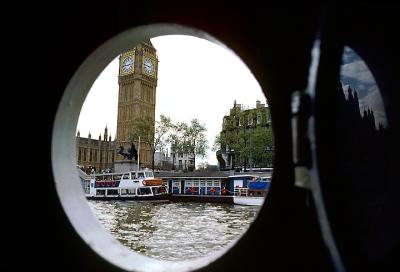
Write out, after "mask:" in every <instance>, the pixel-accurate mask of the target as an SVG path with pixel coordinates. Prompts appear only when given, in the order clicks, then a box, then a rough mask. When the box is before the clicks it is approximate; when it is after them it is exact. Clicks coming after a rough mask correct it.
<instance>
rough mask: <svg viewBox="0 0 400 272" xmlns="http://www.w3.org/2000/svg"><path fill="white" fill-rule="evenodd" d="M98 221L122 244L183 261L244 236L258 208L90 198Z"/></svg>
mask: <svg viewBox="0 0 400 272" xmlns="http://www.w3.org/2000/svg"><path fill="white" fill-rule="evenodd" d="M89 205H90V207H91V209H92V211H93V212H94V214H95V215H96V216H97V218H98V219H99V221H100V222H101V223H102V224H103V225H104V226H105V228H106V229H107V230H108V231H110V232H111V233H112V234H113V235H114V236H115V237H116V238H117V239H118V240H119V241H120V242H121V243H122V244H124V245H126V246H128V247H129V248H131V249H132V250H134V251H137V252H140V253H142V254H144V255H147V256H150V257H154V258H157V259H163V260H186V259H192V258H197V257H202V256H205V255H207V254H209V253H211V252H213V251H216V250H218V249H221V248H222V247H224V246H226V245H228V244H229V243H230V242H232V241H233V240H235V239H237V238H238V237H239V236H240V235H241V234H243V233H244V232H245V231H246V229H247V228H248V226H249V225H250V223H251V222H252V221H253V220H254V219H255V216H256V215H257V212H258V210H259V207H257V206H239V205H232V204H212V203H150V202H134V201H94V200H90V201H89Z"/></svg>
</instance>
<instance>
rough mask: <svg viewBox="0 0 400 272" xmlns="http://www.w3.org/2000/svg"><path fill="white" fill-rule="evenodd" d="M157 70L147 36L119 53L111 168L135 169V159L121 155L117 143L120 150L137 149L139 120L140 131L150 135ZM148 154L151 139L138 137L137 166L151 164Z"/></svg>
mask: <svg viewBox="0 0 400 272" xmlns="http://www.w3.org/2000/svg"><path fill="white" fill-rule="evenodd" d="M157 71H158V58H157V54H156V50H155V48H154V47H153V45H152V43H151V42H150V40H149V41H146V42H142V43H140V44H139V45H137V46H136V47H135V48H132V49H131V50H128V51H127V52H124V53H122V54H121V55H120V57H119V76H118V84H119V95H118V119H117V137H116V151H115V162H114V171H115V172H123V171H130V170H136V167H137V165H136V162H135V163H133V162H132V161H129V160H126V159H124V156H123V155H121V154H119V151H120V148H119V147H120V146H123V147H124V149H123V150H124V152H127V151H128V149H129V148H130V147H131V145H134V146H135V148H136V149H138V135H140V134H143V124H146V126H145V129H146V130H147V131H146V132H145V133H144V134H146V135H151V136H153V135H154V125H155V106H156V87H157ZM139 124H141V125H139ZM139 126H141V128H140V129H139ZM148 138H150V137H148ZM152 155H153V154H152V152H151V143H150V142H149V140H148V139H146V137H141V140H140V154H139V160H140V166H141V167H151V165H152V161H153V158H152Z"/></svg>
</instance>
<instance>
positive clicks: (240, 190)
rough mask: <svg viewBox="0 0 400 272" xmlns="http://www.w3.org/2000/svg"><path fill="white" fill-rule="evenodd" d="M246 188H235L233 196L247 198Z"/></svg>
mask: <svg viewBox="0 0 400 272" xmlns="http://www.w3.org/2000/svg"><path fill="white" fill-rule="evenodd" d="M248 191H249V189H248V188H245V187H235V190H234V195H235V196H247V195H248Z"/></svg>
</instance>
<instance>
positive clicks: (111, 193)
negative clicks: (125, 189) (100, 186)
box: [107, 189, 118, 195]
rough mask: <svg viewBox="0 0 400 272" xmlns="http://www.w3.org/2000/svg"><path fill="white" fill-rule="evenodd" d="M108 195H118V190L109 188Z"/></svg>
mask: <svg viewBox="0 0 400 272" xmlns="http://www.w3.org/2000/svg"><path fill="white" fill-rule="evenodd" d="M107 195H118V190H116V189H109V190H107Z"/></svg>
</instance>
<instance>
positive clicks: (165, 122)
mask: <svg viewBox="0 0 400 272" xmlns="http://www.w3.org/2000/svg"><path fill="white" fill-rule="evenodd" d="M134 122H135V131H134V132H133V133H132V135H131V138H130V139H131V141H133V140H137V139H138V138H139V136H140V140H141V142H146V143H148V144H149V145H150V149H151V154H152V169H153V170H154V154H155V152H156V151H164V149H165V147H166V146H167V144H168V137H167V135H168V132H170V130H171V129H172V127H173V124H172V121H171V118H169V117H166V116H165V115H163V114H161V115H160V120H159V121H156V122H155V128H154V126H153V123H154V121H153V120H152V119H151V118H144V119H142V118H140V119H139V118H138V119H136V120H135V121H134Z"/></svg>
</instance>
